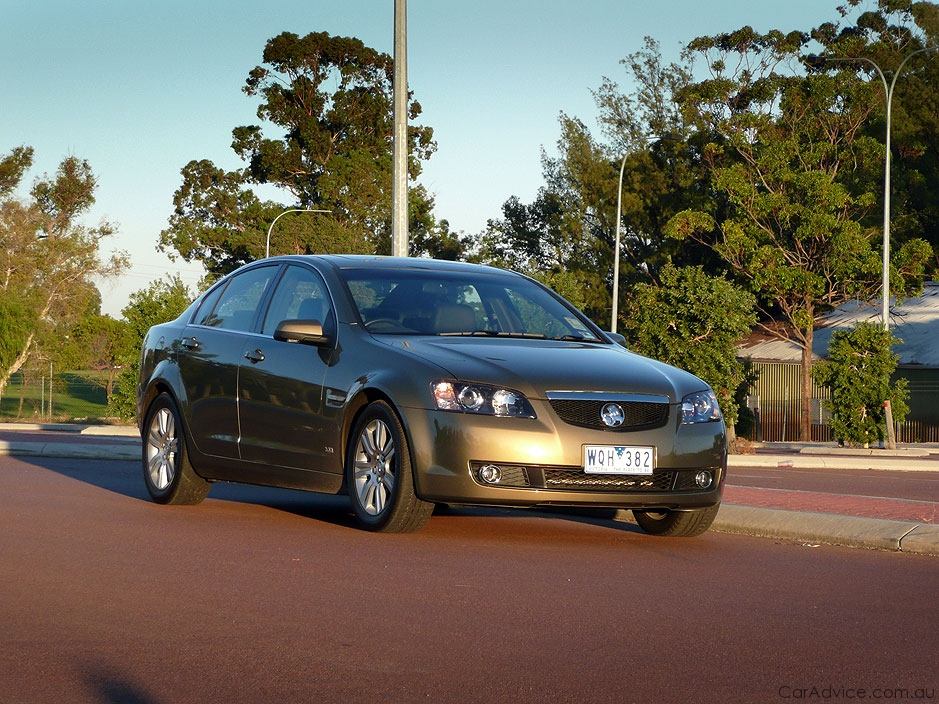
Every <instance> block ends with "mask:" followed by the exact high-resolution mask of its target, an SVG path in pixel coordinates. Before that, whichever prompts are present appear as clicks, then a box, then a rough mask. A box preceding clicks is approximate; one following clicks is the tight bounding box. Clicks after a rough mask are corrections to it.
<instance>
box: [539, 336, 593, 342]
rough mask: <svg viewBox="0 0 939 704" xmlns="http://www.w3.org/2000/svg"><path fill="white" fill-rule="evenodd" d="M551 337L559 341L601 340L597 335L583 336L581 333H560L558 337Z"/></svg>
mask: <svg viewBox="0 0 939 704" xmlns="http://www.w3.org/2000/svg"><path fill="white" fill-rule="evenodd" d="M551 339H552V340H559V341H561V342H603V340H601V339H600V338H598V337H584V336H583V335H561V336H560V337H552V338H551Z"/></svg>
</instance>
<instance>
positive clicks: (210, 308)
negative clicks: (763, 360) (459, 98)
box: [137, 255, 727, 535]
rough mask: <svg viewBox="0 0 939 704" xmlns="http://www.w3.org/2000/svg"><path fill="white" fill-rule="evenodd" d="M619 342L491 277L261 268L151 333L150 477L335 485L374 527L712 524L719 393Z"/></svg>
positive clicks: (159, 484) (325, 488) (176, 490)
mask: <svg viewBox="0 0 939 704" xmlns="http://www.w3.org/2000/svg"><path fill="white" fill-rule="evenodd" d="M622 342H623V340H622V338H620V337H618V336H615V335H612V334H610V333H607V332H604V331H603V330H601V329H599V328H598V327H597V326H596V325H594V324H593V323H592V322H591V321H590V320H589V319H588V318H586V317H585V316H584V315H583V314H582V313H581V312H580V311H578V310H577V309H576V308H574V307H573V306H572V305H571V304H569V303H568V302H567V301H565V300H564V299H562V298H561V297H559V296H558V295H557V294H556V293H554V292H553V291H551V290H550V289H548V288H546V287H544V286H542V285H541V284H540V283H538V282H536V281H534V280H533V279H530V278H528V277H525V276H522V275H520V274H516V273H513V272H509V271H504V270H501V269H495V268H490V267H482V266H477V265H472V264H464V263H456V262H442V261H434V260H428V259H403V258H393V257H364V256H339V255H335V256H289V257H276V258H272V259H265V260H262V261H259V262H255V263H252V264H249V265H246V266H244V267H242V268H241V269H239V270H237V271H236V272H234V273H232V274H230V275H229V276H227V277H225V278H224V279H222V280H221V281H219V282H218V283H217V284H216V285H215V286H213V287H212V288H211V289H209V290H208V291H207V292H206V293H205V294H203V295H202V296H201V297H200V298H199V299H198V300H196V301H195V302H194V303H193V304H192V305H191V306H190V307H189V308H188V309H187V310H186V311H185V312H184V313H183V314H182V315H181V316H180V317H179V318H177V319H176V320H174V321H171V322H167V323H164V324H161V325H157V326H155V327H153V328H152V329H151V330H150V331H149V332H148V334H147V336H146V338H145V340H144V344H143V350H142V357H141V365H140V378H139V385H138V389H137V409H138V418H139V423H140V429H141V434H142V437H143V438H144V443H143V458H142V460H143V475H144V480H145V482H146V486H147V489H148V491H149V493H150V495H151V496H152V498H153V499H154V500H155V501H157V502H159V503H176V504H179V503H198V502H199V501H201V500H202V499H203V498H205V496H206V495H207V494H208V491H209V487H210V485H211V484H212V483H213V482H218V481H228V482H244V483H252V484H262V485H268V486H278V487H288V488H295V489H306V490H310V491H317V492H325V493H331V494H337V493H345V494H348V495H349V497H350V501H351V506H352V510H353V511H354V513H355V516H356V517H357V519H358V521H359V522H360V524H361V525H362V526H363V527H365V528H367V529H370V530H375V531H395V532H405V531H414V530H417V529H419V528H421V527H422V526H423V525H424V524H425V523H426V521H427V520H428V518H429V517H430V515H431V513H432V512H433V508H434V506H435V504H472V505H488V506H513V507H531V506H568V507H608V508H627V509H632V510H633V512H634V514H635V517H636V521H637V522H638V524H639V525H640V526H641V527H642V528H643V529H644V530H645V531H647V532H649V533H654V534H658V535H698V534H700V533H703V532H704V531H705V530H707V528H708V527H709V526H710V524H711V522H712V521H713V519H714V516H715V515H716V513H717V510H718V507H719V505H720V499H721V487H722V485H723V482H724V477H725V473H726V466H727V449H726V437H725V427H724V421H723V418H722V415H721V412H720V409H719V407H718V404H717V400H716V398H715V396H714V393H713V392H712V391H711V389H710V388H708V386H707V384H705V383H704V382H702V381H701V380H700V379H698V378H697V377H695V376H693V375H691V374H689V373H687V372H685V371H682V370H680V369H676V368H674V367H670V366H668V365H666V364H662V363H660V362H657V361H654V360H651V359H648V358H645V357H642V356H639V355H637V354H634V353H632V352H630V351H628V350H627V349H625V347H624V346H623V344H622Z"/></svg>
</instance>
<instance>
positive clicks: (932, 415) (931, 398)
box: [747, 362, 939, 443]
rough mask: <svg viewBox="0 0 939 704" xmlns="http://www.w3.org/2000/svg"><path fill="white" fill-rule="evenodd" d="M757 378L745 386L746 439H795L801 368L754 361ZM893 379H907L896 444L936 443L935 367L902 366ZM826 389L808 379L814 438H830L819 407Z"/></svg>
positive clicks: (938, 396) (938, 382) (938, 384)
mask: <svg viewBox="0 0 939 704" xmlns="http://www.w3.org/2000/svg"><path fill="white" fill-rule="evenodd" d="M753 367H754V369H755V370H756V371H757V372H759V375H760V376H759V379H758V380H757V382H756V383H755V384H753V386H751V387H750V390H749V398H748V402H747V405H748V406H749V407H750V409H751V410H752V411H753V412H754V414H756V416H757V419H758V422H757V426H756V428H755V429H754V430H753V432H752V433H751V436H750V438H749V439H751V440H762V441H764V442H790V441H796V440H799V439H800V438H799V419H800V417H801V411H802V399H801V398H800V396H801V390H800V389H801V380H802V367H801V365H799V364H792V363H786V362H754V363H753ZM896 376H897V377H902V378H905V379H907V383H908V387H907V388H908V390H909V392H910V397H909V400H908V403H909V406H910V414H909V416H908V417H907V419H906V421H905V422H904V423H901V424H898V425H897V427H896V429H895V430H896V437H897V441H898V442H903V443H916V442H939V403H937V401H939V370H935V369H912V368H901V369H899V370H898V371H897V375H896ZM829 397H830V395H829V392H828V389H827V388H825V387H822V386H818V385H817V384H815V383H814V381H813V383H812V437H811V438H810V440H811V441H813V442H829V441H831V440H832V437H831V431H830V429H829V427H828V419H829V413H828V411H827V410H826V409H825V408H824V407H823V403H822V402H823V401H827V400H828V399H829Z"/></svg>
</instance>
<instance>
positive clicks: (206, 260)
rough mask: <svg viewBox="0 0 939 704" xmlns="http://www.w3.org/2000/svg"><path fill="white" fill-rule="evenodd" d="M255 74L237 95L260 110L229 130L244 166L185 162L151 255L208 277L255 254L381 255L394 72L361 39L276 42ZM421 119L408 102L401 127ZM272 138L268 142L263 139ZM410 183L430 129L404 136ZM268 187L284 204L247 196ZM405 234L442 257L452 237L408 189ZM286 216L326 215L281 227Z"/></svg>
mask: <svg viewBox="0 0 939 704" xmlns="http://www.w3.org/2000/svg"><path fill="white" fill-rule="evenodd" d="M263 58H264V65H263V66H258V67H256V68H254V69H253V70H252V71H251V72H250V74H249V76H248V79H247V81H246V84H245V87H244V92H245V93H246V94H247V95H248V96H250V97H252V98H257V99H258V100H259V101H260V105H259V107H258V110H257V114H258V117H259V119H261V120H263V121H264V122H265V123H266V125H263V126H262V125H245V126H240V127H236V128H235V129H234V130H233V131H232V136H233V141H232V148H233V149H234V151H235V153H236V154H237V155H238V156H239V157H240V158H241V159H242V160H243V161H244V162H245V164H246V167H245V168H244V169H241V170H237V171H233V172H227V171H224V170H223V169H219V168H218V167H216V166H215V165H214V164H212V163H211V162H209V161H205V160H201V161H199V160H194V161H191V162H190V163H189V164H188V165H187V166H186V167H185V168H184V169H183V171H182V176H183V184H182V186H181V187H180V188H179V189H178V190H177V192H176V194H175V196H174V199H173V202H174V213H173V215H172V216H171V218H170V225H169V228H167V229H166V230H164V231H163V232H162V233H161V234H160V245H159V248H160V249H161V250H163V251H166V252H170V253H172V252H173V251H175V252H176V253H178V255H179V256H181V257H182V258H183V259H185V260H186V261H193V260H195V261H200V262H202V263H203V265H204V266H205V267H206V269H207V270H208V271H209V273H210V274H211V275H213V276H220V275H222V274H225V273H228V272H230V271H232V270H234V269H235V268H237V267H238V266H240V265H241V264H244V263H246V262H249V261H253V260H255V259H258V258H260V257H262V256H263V255H264V252H265V243H266V241H267V236H268V233H270V250H271V253H272V254H286V253H298V254H306V253H318V252H319V253H321V252H348V253H390V251H391V184H392V172H393V164H392V147H393V131H394V129H393V100H392V97H393V90H392V77H393V62H392V59H391V57H390V56H388V55H387V54H383V53H380V52H377V51H375V50H374V49H371V48H369V47H367V46H365V45H364V44H363V43H362V42H361V41H359V40H358V39H353V38H347V37H333V36H330V35H329V34H326V33H325V32H318V33H311V34H308V35H306V36H305V37H299V36H297V35H296V34H292V33H289V32H284V33H283V34H280V35H278V36H277V37H274V38H273V39H271V40H269V41H268V42H267V45H266V47H265V49H264V55H263ZM420 112H421V107H420V104H419V103H417V102H416V101H411V103H410V105H409V120H415V119H416V118H417V117H418V116H419V115H420ZM267 127H270V128H273V129H272V130H271V131H273V132H274V133H276V134H277V135H278V137H277V138H270V137H267V136H266V135H265V128H267ZM408 140H409V157H410V158H409V162H408V170H409V177H410V180H411V181H412V182H413V181H415V180H416V179H417V177H418V176H419V175H420V171H421V168H420V164H421V160H425V159H427V158H429V157H430V155H431V154H432V153H433V151H434V149H435V144H434V142H433V132H432V130H431V129H430V128H428V127H423V126H420V125H416V124H410V125H409V129H408ZM254 184H269V185H273V186H277V187H278V188H280V189H281V190H282V191H283V192H284V193H287V194H290V196H291V197H292V198H294V199H295V200H294V203H293V204H292V205H283V204H280V203H275V202H272V201H261V200H260V199H259V198H258V197H257V196H256V195H255V194H254V192H253V191H252V190H251V189H250V187H251V186H252V185H254ZM408 197H409V223H408V227H409V233H410V234H411V236H412V237H414V238H416V239H418V240H419V241H420V243H421V244H420V245H418V250H429V251H433V250H434V249H435V248H437V247H438V245H436V244H434V242H433V240H434V239H435V235H436V234H440V235H442V236H443V238H444V239H443V241H442V242H441V243H440V244H439V248H440V250H441V251H444V252H451V251H452V246H453V244H454V243H453V241H452V240H449V239H448V238H447V237H446V236H447V235H448V234H449V233H446V232H442V231H441V230H439V229H435V228H434V222H433V217H432V215H431V211H432V207H433V201H432V199H431V198H430V196H429V195H428V194H427V192H426V190H424V189H423V188H421V187H420V186H413V187H411V188H410V189H409V191H408ZM291 208H300V209H307V210H326V211H328V215H323V214H312V213H302V214H298V215H297V216H296V217H289V218H283V219H281V220H280V221H278V222H277V225H276V227H275V228H274V229H273V231H271V230H270V226H271V224H272V223H273V222H274V219H275V218H277V216H278V215H280V214H281V213H283V212H284V211H285V210H288V209H291Z"/></svg>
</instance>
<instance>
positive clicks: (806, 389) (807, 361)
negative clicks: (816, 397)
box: [799, 327, 815, 442]
mask: <svg viewBox="0 0 939 704" xmlns="http://www.w3.org/2000/svg"><path fill="white" fill-rule="evenodd" d="M803 333H804V335H805V337H804V338H803V344H804V346H803V347H802V379H801V394H800V396H801V397H802V398H801V409H800V411H799V439H800V440H801V441H802V442H808V441H810V440H811V439H812V342H813V340H814V338H815V331H814V330H813V329H812V328H811V327H809V328H808V330H804V331H803Z"/></svg>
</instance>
